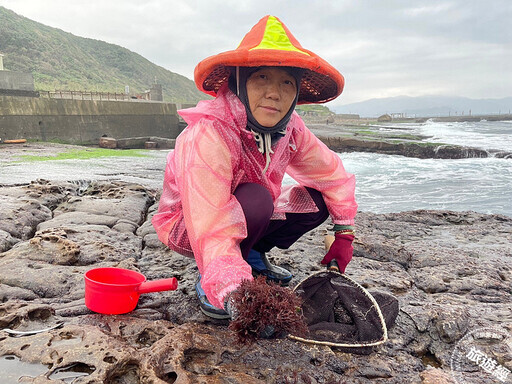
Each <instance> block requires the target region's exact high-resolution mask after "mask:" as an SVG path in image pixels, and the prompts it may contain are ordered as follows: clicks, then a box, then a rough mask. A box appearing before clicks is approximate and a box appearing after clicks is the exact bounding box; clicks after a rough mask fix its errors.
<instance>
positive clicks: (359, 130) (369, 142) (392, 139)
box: [308, 123, 512, 159]
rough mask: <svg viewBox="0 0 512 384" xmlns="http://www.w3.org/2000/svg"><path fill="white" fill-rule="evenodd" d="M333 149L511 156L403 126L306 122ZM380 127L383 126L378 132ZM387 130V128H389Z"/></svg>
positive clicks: (420, 155) (425, 156) (431, 155)
mask: <svg viewBox="0 0 512 384" xmlns="http://www.w3.org/2000/svg"><path fill="white" fill-rule="evenodd" d="M308 127H309V128H310V129H311V130H312V131H313V132H314V133H315V135H316V136H317V137H318V138H319V139H320V140H322V141H323V142H324V143H325V144H326V145H327V146H328V147H329V148H330V149H332V150H333V151H336V152H339V153H342V152H373V153H382V154H386V155H401V156H406V157H415V158H420V159H466V158H473V157H477V158H486V157H491V156H494V157H498V158H504V159H512V152H508V151H500V150H484V149H481V148H474V147H468V146H462V145H449V144H443V143H432V142H429V141H428V139H429V137H427V136H422V135H412V134H409V133H407V128H403V127H402V128H397V127H396V126H390V127H386V126H383V125H369V124H366V125H365V124H362V123H360V124H355V123H352V124H308ZM380 128H386V129H387V131H384V132H382V131H381V130H380ZM390 131H391V132H390Z"/></svg>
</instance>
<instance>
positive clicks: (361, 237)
mask: <svg viewBox="0 0 512 384" xmlns="http://www.w3.org/2000/svg"><path fill="white" fill-rule="evenodd" d="M159 193H160V191H159V190H156V189H150V188H148V187H144V186H142V185H138V184H129V183H124V182H119V181H117V182H113V181H90V182H81V183H72V182H52V181H46V180H37V181H34V182H32V183H30V184H29V185H18V186H3V187H1V188H0V301H1V304H0V330H1V331H0V371H1V372H2V377H3V380H2V383H4V382H5V383H10V382H32V383H58V382H60V383H63V382H68V383H69V382H71V380H74V381H72V382H73V383H125V384H129V383H244V384H246V383H283V384H284V383H308V384H309V383H324V384H327V383H413V384H414V383H417V384H420V383H423V384H434V383H436V384H443V383H455V381H454V379H453V377H452V373H451V368H450V366H451V357H452V353H453V351H454V348H455V347H456V346H457V343H458V342H459V340H460V339H461V338H462V337H463V336H464V335H465V334H467V333H468V332H471V331H473V330H475V329H479V328H481V327H489V326H492V327H496V328H499V329H501V330H503V332H507V333H508V334H510V333H512V267H510V261H511V258H512V218H509V217H506V216H502V215H484V214H477V213H474V212H448V211H414V212H402V213H393V214H372V213H369V212H360V213H359V214H358V216H357V225H356V231H357V233H356V240H355V257H354V259H353V261H352V262H351V264H350V265H349V268H348V269H347V274H348V275H349V276H350V277H352V278H354V279H355V280H356V281H358V282H359V283H361V284H362V285H363V286H365V287H366V288H368V289H370V290H380V291H385V292H389V293H392V294H394V295H395V296H396V297H397V298H398V299H399V302H400V306H401V309H400V314H399V316H398V319H397V323H396V326H395V327H394V328H393V329H392V330H391V331H390V334H389V338H390V339H389V341H388V342H387V343H386V344H384V345H383V346H381V347H379V348H378V349H377V350H376V351H375V352H374V353H372V354H370V355H366V356H364V355H356V354H349V353H344V352H341V351H338V350H336V349H335V348H330V347H327V346H315V345H308V344H303V343H300V342H297V341H292V340H290V339H286V338H284V339H278V340H260V341H258V342H256V343H255V344H253V345H249V346H241V345H238V344H236V341H235V337H234V336H233V335H232V334H231V333H230V331H229V330H228V329H227V325H228V323H227V322H226V321H212V320H211V319H208V318H206V317H205V316H204V315H203V314H202V313H201V312H200V310H199V307H198V303H197V301H196V297H195V292H194V282H195V279H196V275H197V268H196V266H195V262H194V261H193V260H191V259H188V258H185V257H182V256H180V255H178V254H176V253H174V252H171V251H169V250H168V249H166V248H165V247H164V246H163V245H162V244H161V243H160V242H159V241H158V239H157V237H156V234H155V232H154V230H153V228H152V226H151V224H150V219H151V217H152V215H153V214H154V213H155V211H156V209H157V204H158V198H159ZM326 234H327V224H325V225H324V226H322V227H320V228H318V229H316V230H314V231H312V232H310V233H309V234H308V235H306V236H304V238H303V239H301V240H300V241H299V242H298V243H296V244H294V245H293V246H292V247H291V248H290V249H289V250H273V251H272V252H271V254H270V258H271V259H272V260H273V261H274V262H276V263H277V264H281V265H283V266H286V267H288V268H289V269H290V270H291V271H292V272H293V273H294V276H295V277H294V280H293V281H292V284H293V283H298V282H299V281H301V280H302V279H303V278H305V277H306V276H308V275H310V274H311V273H313V272H316V271H319V270H321V268H322V267H321V265H320V264H319V260H321V258H322V257H323V254H324V253H325V251H324V246H323V238H324V236H325V235H326ZM103 266H113V267H122V268H128V269H133V270H138V271H140V272H142V273H143V274H144V275H145V276H146V277H147V278H148V280H156V279H161V278H167V277H172V276H175V277H176V278H177V279H178V280H179V287H178V290H177V291H168V292H158V293H150V294H144V295H142V296H141V298H140V300H139V304H138V306H137V308H136V310H135V311H133V312H132V313H130V314H127V315H117V316H107V315H99V314H95V313H92V312H91V311H90V310H88V309H87V308H86V307H85V304H84V273H85V272H86V271H87V270H89V269H91V268H96V267H103ZM60 322H62V323H63V324H62V325H60V327H59V328H56V329H53V330H49V331H45V332H42V333H36V334H31V335H25V336H20V335H12V334H10V333H8V332H7V331H6V330H5V329H10V330H14V331H18V332H19V331H30V330H38V329H45V328H50V327H51V326H54V325H58V324H59V323H60ZM511 348H512V346H511V345H509V348H508V350H507V349H505V350H504V351H502V353H501V355H500V356H496V357H495V359H496V360H497V361H498V363H499V364H500V366H502V367H504V368H506V369H508V370H512V352H511ZM465 378H466V380H467V382H468V383H495V382H496V381H495V380H494V378H493V377H491V376H485V375H483V374H482V371H481V370H478V367H476V369H473V370H472V371H471V372H467V374H466V376H465ZM509 379H510V376H509Z"/></svg>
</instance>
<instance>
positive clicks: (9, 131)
mask: <svg viewBox="0 0 512 384" xmlns="http://www.w3.org/2000/svg"><path fill="white" fill-rule="evenodd" d="M179 132H180V127H179V124H178V115H177V112H176V105H175V104H171V103H155V102H135V101H104V100H64V99H50V98H37V97H17V96H0V138H2V139H4V140H6V139H34V140H42V141H52V140H58V141H61V142H65V143H70V144H97V143H98V141H99V138H100V137H102V136H109V137H113V138H125V137H134V136H157V137H164V138H169V139H174V138H176V137H177V136H178V134H179Z"/></svg>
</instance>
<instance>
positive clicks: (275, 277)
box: [247, 249, 293, 285]
mask: <svg viewBox="0 0 512 384" xmlns="http://www.w3.org/2000/svg"><path fill="white" fill-rule="evenodd" d="M247 263H249V265H250V266H251V267H252V272H253V274H255V275H263V276H266V277H267V279H268V280H270V281H273V282H274V283H278V284H281V285H288V283H289V282H290V280H291V279H292V277H293V275H292V274H291V273H290V271H288V270H287V269H284V268H283V267H278V266H277V265H274V264H271V263H270V262H269V261H268V259H267V257H266V256H265V254H264V253H260V252H258V251H255V250H254V249H251V250H250V251H249V256H247Z"/></svg>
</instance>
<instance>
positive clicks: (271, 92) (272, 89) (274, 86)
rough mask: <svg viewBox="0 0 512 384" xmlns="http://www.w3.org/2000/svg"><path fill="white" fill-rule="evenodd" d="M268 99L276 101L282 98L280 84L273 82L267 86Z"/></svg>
mask: <svg viewBox="0 0 512 384" xmlns="http://www.w3.org/2000/svg"><path fill="white" fill-rule="evenodd" d="M267 97H268V98H270V99H276V100H277V99H279V98H280V97H281V93H280V92H279V83H276V82H271V83H269V84H268V85H267Z"/></svg>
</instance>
